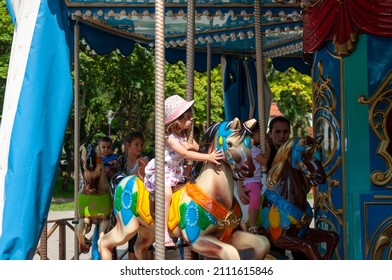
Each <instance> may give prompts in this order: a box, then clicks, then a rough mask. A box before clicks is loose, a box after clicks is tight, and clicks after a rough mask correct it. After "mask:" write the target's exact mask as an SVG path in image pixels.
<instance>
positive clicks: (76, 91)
mask: <svg viewBox="0 0 392 280" xmlns="http://www.w3.org/2000/svg"><path fill="white" fill-rule="evenodd" d="M79 34H80V29H79V22H78V19H77V18H76V21H75V26H74V75H75V79H74V220H73V221H72V223H73V224H74V225H75V227H76V226H77V223H78V221H79V214H78V191H79V184H80V180H79V178H80V177H79V169H80V166H79V158H80V152H79V146H80V140H79V138H80V135H79V132H80V122H79V110H80V108H79V77H80V75H79V37H80V35H79ZM74 244H75V245H74V252H75V253H74V260H79V240H78V236H77V233H76V230H75V235H74Z"/></svg>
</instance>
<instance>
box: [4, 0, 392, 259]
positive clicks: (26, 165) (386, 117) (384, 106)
mask: <svg viewBox="0 0 392 280" xmlns="http://www.w3.org/2000/svg"><path fill="white" fill-rule="evenodd" d="M54 2H56V3H54ZM7 5H8V10H9V12H10V16H11V17H12V19H13V21H14V24H15V27H16V28H15V33H14V41H13V48H12V53H11V61H10V67H9V74H8V80H7V89H6V95H5V102H4V108H3V118H2V123H1V127H0V141H1V145H0V155H1V158H0V160H1V161H0V202H1V209H0V259H32V257H33V255H34V252H35V250H36V248H37V244H38V242H39V241H40V238H41V234H43V233H44V231H46V227H45V224H46V221H47V215H48V210H49V206H50V201H51V195H52V190H53V182H54V180H55V178H56V170H57V169H56V168H57V166H58V163H59V154H60V151H61V145H62V140H63V138H64V133H65V128H66V124H67V120H68V118H69V115H70V113H71V111H72V108H73V110H74V113H75V115H76V116H77V114H78V110H79V107H80V105H79V103H78V102H79V101H78V96H79V84H78V82H79V81H78V75H79V43H80V42H81V41H83V43H84V44H87V45H88V46H89V48H90V49H91V50H92V51H93V52H95V53H97V54H107V53H110V52H112V51H115V50H117V51H119V52H121V53H122V54H123V55H129V54H130V53H132V50H133V47H134V44H136V43H137V44H140V45H141V46H144V47H145V48H149V49H153V50H154V51H155V57H156V75H155V84H156V89H155V115H156V120H155V134H156V137H157V139H164V121H163V116H164V98H165V93H164V74H165V70H164V64H165V62H169V63H174V62H177V61H178V60H182V61H184V63H185V64H186V70H187V81H186V87H187V88H186V93H187V96H186V99H187V100H193V87H194V85H193V73H194V71H203V72H204V71H207V73H209V72H210V71H211V69H212V68H214V67H216V66H217V65H219V64H221V65H222V69H224V71H223V75H225V76H226V77H235V78H236V79H233V80H235V81H237V82H233V83H232V84H229V86H227V84H226V87H225V88H224V90H223V92H224V93H223V94H224V100H225V104H224V106H225V120H223V123H224V122H227V123H225V124H222V126H221V128H217V130H212V131H211V132H210V138H211V139H210V140H211V141H210V142H211V143H212V144H216V143H219V141H218V142H217V141H214V140H212V139H214V138H215V137H217V134H219V133H223V132H222V130H223V127H224V128H225V129H227V130H228V131H227V132H224V134H223V135H224V137H226V138H227V139H226V138H225V139H226V140H227V141H229V140H228V139H229V138H230V137H234V136H235V135H237V134H238V135H243V136H242V137H240V139H234V138H235V137H234V138H233V139H231V138H230V141H231V142H230V143H231V144H233V143H234V144H235V145H230V149H232V150H233V151H232V150H230V149H229V150H228V151H227V152H226V153H225V155H226V156H227V158H225V160H223V161H225V162H227V168H226V172H225V176H228V177H230V179H225V180H229V182H232V180H233V176H234V177H235V174H239V171H238V170H242V171H243V170H244V167H243V165H244V164H246V161H244V162H240V161H236V164H233V160H232V159H231V158H230V156H232V155H233V154H236V153H238V151H236V152H234V151H235V149H239V150H241V151H246V149H245V148H244V147H242V146H241V145H245V144H244V142H246V141H245V140H244V139H246V137H249V135H247V134H246V133H247V127H248V128H249V126H251V125H250V124H249V121H250V120H252V119H257V120H258V121H259V123H260V131H262V132H265V131H266V130H267V129H266V125H267V121H266V119H267V118H266V112H269V107H270V102H271V101H270V100H268V98H267V96H268V94H267V92H268V82H267V79H266V77H265V75H264V70H263V67H264V62H265V60H266V59H272V62H273V65H274V67H275V68H276V69H277V70H284V69H286V68H288V67H294V68H296V69H297V70H298V71H301V72H302V73H306V74H309V75H311V77H312V80H313V87H312V91H313V94H312V98H313V103H312V107H313V108H312V111H313V124H314V125H313V127H314V131H313V135H315V139H313V138H306V137H304V138H301V139H293V142H291V143H287V147H286V148H287V150H286V152H285V155H286V156H288V157H290V159H289V163H286V162H284V161H282V163H281V164H282V166H286V168H284V169H285V170H289V169H290V170H291V168H293V169H295V168H296V167H300V168H299V169H298V170H296V171H294V170H293V171H291V172H292V173H291V175H290V176H289V177H285V179H284V182H283V183H277V184H278V185H279V184H280V185H285V184H287V182H289V181H290V182H291V180H292V179H293V178H294V177H295V178H301V180H300V181H298V182H300V183H299V184H300V185H301V186H302V187H303V188H305V194H304V195H305V196H306V190H307V191H309V190H310V186H313V187H315V193H314V205H312V209H313V211H311V212H310V213H309V212H307V210H306V208H307V206H306V205H305V204H304V203H302V204H303V206H301V208H302V209H301V210H302V212H301V215H299V216H296V215H295V214H292V213H291V214H289V218H287V220H290V221H291V224H290V225H286V226H285V228H284V230H286V229H288V230H287V232H286V231H284V230H282V229H279V230H282V233H281V234H278V236H277V235H276V229H275V231H274V232H271V229H270V228H269V227H268V226H270V225H266V227H265V228H264V231H266V233H265V235H263V236H261V237H260V238H252V242H248V243H247V242H241V241H238V240H244V239H247V237H249V236H243V234H245V235H247V233H246V232H241V231H238V230H236V229H235V228H234V225H236V226H238V224H236V223H235V220H236V218H235V217H234V218H232V219H233V220H232V222H231V223H230V226H232V227H233V228H230V226H229V227H227V228H223V229H222V228H221V227H219V226H218V224H220V223H221V222H222V221H224V218H225V217H226V216H225V215H224V217H220V216H217V215H215V216H214V215H213V214H211V212H209V211H208V210H206V209H205V208H203V207H202V206H200V204H198V202H197V201H195V200H194V199H193V198H190V196H189V197H188V195H189V193H187V194H186V195H184V196H186V197H187V198H186V199H185V201H183V200H179V201H178V202H177V204H178V205H183V206H182V207H183V209H185V210H184V211H185V212H181V210H178V211H179V212H178V213H179V214H178V217H179V218H178V217H177V221H178V225H181V226H178V227H179V228H178V230H177V232H178V236H179V237H182V238H184V239H185V240H186V241H187V243H188V244H189V247H190V248H192V249H193V250H195V251H196V252H200V253H201V254H207V255H208V254H209V256H210V257H212V258H221V259H238V258H239V255H237V253H232V252H233V249H232V247H234V248H236V249H237V250H242V249H247V248H256V247H257V248H259V249H257V250H256V249H254V250H255V254H254V255H255V258H256V259H264V258H265V257H266V256H267V255H268V253H267V252H268V251H269V246H270V245H271V244H274V245H276V246H278V247H279V246H280V247H282V248H287V249H290V250H298V251H301V252H303V253H305V254H306V255H307V256H308V257H309V258H313V259H337V260H352V259H354V260H359V259H366V260H370V259H391V258H392V244H391V237H392V230H391V229H392V215H391V213H392V193H391V189H392V149H391V140H390V139H391V136H392V129H391V124H392V113H391V108H392V105H391V103H392V98H391V96H392V95H391V94H390V92H391V90H390V88H391V85H390V83H391V69H392V62H391V59H390V57H392V56H391V55H389V52H392V51H391V50H392V48H389V47H388V46H389V44H391V42H392V41H391V37H392V17H391V15H392V4H391V2H390V1H387V0H385V1H376V2H375V1H371V0H356V1H354V0H346V1H335V0H329V1H320V0H314V1H311V0H309V1H306V0H302V1H301V0H260V1H250V0H211V1H206V0H195V1H183V0H167V1H148V0H143V1H139V0H116V1H110V0H104V1H98V0H85V1H81V0H64V1H30V2H29V5H22V6H19V5H17V4H15V1H8V0H7ZM72 60H73V61H72ZM72 62H73V63H72ZM72 66H73V67H74V68H73V69H72ZM72 70H73V71H74V81H72V79H71V71H72ZM244 73H245V74H244ZM239 78H241V79H246V80H247V81H248V83H246V84H245V83H240V82H238V81H240V80H241V79H239ZM239 100H241V101H242V102H241V103H240V102H239ZM209 102H210V101H209V100H206V104H207V106H206V108H207V118H208V116H209V114H210V103H209ZM238 104H241V106H237V105H238ZM75 119H77V118H75ZM246 123H247V125H246ZM74 128H75V139H74V142H75V151H74V154H75V158H80V157H81V156H85V157H87V154H88V153H87V152H86V151H84V152H82V154H83V153H85V154H84V155H81V151H80V150H79V144H80V143H79V139H78V137H79V134H78V131H79V129H80V128H79V123H78V122H77V121H76V122H75V125H74ZM233 131H234V132H236V133H234V134H233V135H232V134H231V133H233ZM316 136H321V138H317V137H316ZM222 137H223V136H222V135H220V138H222ZM24 139H32V140H31V141H30V143H24V142H26V141H24ZM321 139H322V141H321ZM260 140H261V142H262V143H263V142H264V141H266V139H265V133H261V134H260ZM23 141H24V142H23ZM206 143H207V142H206ZM211 143H209V145H207V146H206V147H205V148H206V149H207V150H208V149H210V148H212V146H214V145H212V144H211ZM48 145H50V147H51V149H50V151H49V152H48V151H47V149H46V147H47V146H48ZM239 147H241V148H239ZM214 148H215V146H214ZM220 148H221V149H224V147H223V146H222V147H220ZM155 150H156V162H157V165H156V168H157V170H156V172H157V189H156V192H155V205H163V202H164V183H163V177H164V176H163V175H164V168H163V165H164V152H163V151H164V143H162V142H160V141H156V146H155ZM43 151H45V153H44V152H43ZM91 154H94V151H92V150H91V149H90V155H91ZM26 155H29V156H27V157H28V159H26ZM95 157H96V156H95ZM282 157H283V156H282ZM245 158H248V159H249V151H248V152H245V154H244V155H243V156H242V159H245ZM79 164H80V163H79V161H78V160H75V170H80V165H79ZM97 164H98V165H99V163H97ZM285 164H286V165H285ZM239 166H242V167H239ZM236 168H240V169H238V170H237V169H236ZM246 169H247V170H252V166H247V167H246ZM48 170H52V172H48ZM85 170H86V168H85ZM295 172H298V175H295V174H297V173H295ZM227 174H229V175H230V176H229V175H227ZM203 176H204V175H203V173H201V174H199V177H198V178H199V179H198V180H199V181H200V182H204V181H205V180H204V179H203ZM274 176H277V177H276V178H278V176H280V174H279V175H277V174H276V175H274ZM200 177H201V179H200ZM240 177H242V175H241V176H240ZM245 177H246V176H245ZM237 179H238V178H237ZM130 180H131V181H132V182H133V184H136V185H137V182H136V181H137V180H136V179H135V178H131V179H130ZM279 180H280V177H279ZM279 180H278V179H277V182H278V181H279ZM196 181H197V180H196ZM79 183H80V182H79V176H75V185H76V186H78V185H79ZM200 184H201V183H200ZM295 184H297V182H294V181H293V182H292V183H290V185H295ZM121 187H122V188H123V191H122V194H121V195H124V193H125V191H124V190H125V186H121ZM202 187H203V186H200V188H202ZM229 187H230V190H228V192H229V193H230V192H232V187H233V186H232V184H229ZM191 188H192V186H188V187H186V188H185V190H187V189H191ZM198 188H199V187H198ZM135 189H137V188H136V187H132V190H135ZM277 189H278V186H275V185H274V186H273V185H271V186H270V185H269V192H271V193H270V194H269V195H268V197H269V198H270V199H271V202H270V204H273V201H274V199H276V198H275V197H276V194H278V190H277ZM138 191H140V192H142V191H141V190H140V189H138ZM128 192H129V190H128ZM132 192H135V191H130V193H131V194H132ZM185 192H186V191H185ZM118 195H120V194H118ZM131 196H132V195H131ZM136 196H138V197H140V198H142V195H141V194H140V195H136ZM121 197H123V196H121ZM181 197H182V196H181ZM77 198H78V190H75V205H77V204H78V199H77ZM118 199H121V198H118ZM182 199H183V198H182ZM286 199H289V198H286ZM279 200H280V199H279ZM233 201H234V200H229V201H228V202H226V204H227V205H226V206H225V207H223V208H225V209H226V210H225V211H228V214H227V215H228V216H230V217H231V216H232V215H234V214H233V213H235V211H236V210H234V204H235V203H234V202H233ZM115 203H116V202H114V205H115ZM134 203H136V204H137V201H135V202H134ZM211 203H212V202H211ZM211 203H210V204H211ZM136 204H135V205H136ZM212 204H213V203H212ZM229 204H230V205H229ZM282 204H284V203H282ZM15 205H18V213H20V214H18V215H15V210H13V209H14V208H15ZM122 205H123V204H122ZM304 205H305V206H304ZM129 206H130V205H129ZM114 207H116V206H114ZM135 207H136V206H135ZM216 207H217V206H216ZM232 207H233V208H232ZM274 207H275V208H276V209H275V208H273V209H275V210H272V208H271V210H270V208H269V207H268V209H267V208H264V207H263V210H264V209H265V211H266V212H267V213H269V214H267V218H266V220H268V217H271V215H272V214H271V211H279V210H278V207H277V206H276V205H275V206H274ZM128 208H130V207H128ZM218 208H219V207H218ZM286 208H287V207H286ZM155 209H157V208H156V207H155ZM158 209H159V208H158ZM194 209H198V211H200V212H197V213H200V215H201V216H203V217H204V219H205V220H204V221H203V222H200V221H199V220H192V221H190V218H189V217H190V216H188V217H186V214H185V213H187V211H188V213H189V211H196V210H194ZM210 210H211V209H210ZM117 211H119V212H118V213H120V214H121V215H128V216H127V217H128V218H129V217H131V218H129V220H127V221H128V222H129V224H128V225H131V224H132V225H135V224H139V225H143V227H145V228H150V225H151V220H150V223H149V222H148V221H146V220H143V221H138V222H136V216H137V219H140V216H143V215H139V214H137V213H139V212H137V211H136V210H135V211H134V212H132V213H133V214H129V213H128V214H126V213H125V210H124V209H122V208H121V207H120V208H118V209H117ZM173 211H174V212H175V211H177V210H173ZM229 212H230V213H229ZM195 213H196V212H195ZM206 213H207V214H206ZM279 213H280V214H281V213H282V212H279ZM229 214H230V215H229ZM305 214H306V215H305ZM200 215H199V216H200ZM268 215H270V216H268ZM147 216H148V215H147ZM194 216H198V214H194V215H193V216H192V217H194ZM234 216H235V215H234ZM309 216H310V217H309ZM79 217H80V213H79V212H78V211H77V209H75V219H74V220H75V224H77V223H78V222H77V220H78V219H79ZM183 217H184V218H185V221H187V222H184V221H183V222H181V219H182V218H183ZM309 218H310V219H312V218H313V219H314V228H311V231H309V230H310V229H309V227H308V226H309V223H308V221H309ZM163 220H164V213H162V212H161V211H159V210H156V211H155V213H154V221H156V222H154V223H153V224H154V231H151V232H152V233H151V234H150V236H152V235H153V239H154V242H155V258H156V259H165V248H164V240H163V233H162V232H163V222H162V221H163ZM207 221H208V223H207ZM214 221H215V224H214ZM269 221H270V224H271V223H272V222H273V221H272V220H269ZM206 223H207V224H206ZM223 223H224V222H223ZM193 224H197V225H198V227H199V228H198V230H199V231H198V232H197V234H196V233H195V229H194V228H192V229H190V228H191V225H193ZM201 224H203V226H201ZM304 225H305V230H303V229H302V228H301V227H300V226H304ZM306 226H307V227H306ZM215 227H217V228H218V231H219V232H220V233H219V234H217V233H216V232H215V233H214V230H215ZM293 228H295V230H293ZM82 229H83V228H82ZM206 229H207V231H205V230H206ZM137 230H138V227H136V226H132V227H131V226H126V227H124V228H122V229H119V231H118V232H117V233H116V234H114V233H107V232H106V233H104V234H102V235H101V236H100V237H99V238H100V239H101V238H102V240H103V241H102V240H101V242H99V241H98V245H97V246H101V248H100V252H101V253H102V252H103V253H104V257H105V258H109V255H110V253H108V250H109V249H111V248H113V247H114V246H116V244H120V243H121V242H125V241H124V240H125V239H126V238H128V237H129V236H130V235H132V234H133V233H135V232H136V231H137ZM226 231H230V236H226V235H225V232H226ZM104 232H105V231H104ZM180 232H182V233H180ZM206 232H208V233H213V235H214V238H215V239H213V241H212V239H211V238H210V237H209V236H207V237H206V235H205V233H206ZM320 232H321V234H319V233H320ZM293 233H294V234H295V238H293V237H292V236H290V234H293ZM114 235H115V236H116V238H118V237H119V236H120V237H121V238H120V239H121V242H119V241H116V242H117V243H116V242H112V241H113V238H114V237H113V236H114ZM111 236H112V237H113V238H111ZM233 236H236V237H237V238H234V237H233ZM265 236H266V237H268V239H267V238H266V237H265ZM274 236H275V237H278V238H274ZM264 237H265V238H264ZM284 237H288V238H287V240H290V242H289V241H287V240H285V239H284ZM306 237H309V239H306ZM279 238H283V239H279ZM294 239H295V241H294ZM297 239H299V240H300V241H297ZM21 240H22V241H21ZM79 240H80V242H76V243H75V244H76V245H75V246H76V247H75V257H74V258H75V259H78V256H79V252H80V249H81V248H80V247H79V243H80V244H81V245H85V244H84V243H83V241H84V237H83V234H80V235H79ZM206 240H208V242H212V243H208V242H207V244H210V245H211V244H215V245H216V244H219V245H220V246H218V247H220V248H223V249H222V250H220V251H219V250H218V251H219V252H215V253H216V254H215V255H214V254H210V253H211V252H207V251H208V250H205V248H204V247H203V246H202V245H200V244H203V242H204V244H206ZM309 240H310V241H309ZM148 241H149V242H151V243H152V239H151V240H150V239H149V240H148ZM250 243H251V244H250ZM222 244H225V245H222ZM294 244H295V245H298V246H299V247H296V246H294ZM226 246H227V247H226ZM229 246H232V247H229ZM226 248H229V249H227V250H226ZM83 250H87V249H86V247H85V246H84V247H82V251H83ZM228 252H231V253H228Z"/></svg>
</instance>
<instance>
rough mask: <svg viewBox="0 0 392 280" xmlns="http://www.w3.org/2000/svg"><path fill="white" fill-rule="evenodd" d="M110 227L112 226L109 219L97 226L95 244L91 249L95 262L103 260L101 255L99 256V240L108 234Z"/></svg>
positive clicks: (94, 237) (93, 243) (94, 236)
mask: <svg viewBox="0 0 392 280" xmlns="http://www.w3.org/2000/svg"><path fill="white" fill-rule="evenodd" d="M109 226H110V220H109V219H103V220H101V222H100V223H99V224H98V225H96V226H95V229H94V235H93V242H92V247H91V258H92V259H93V260H100V259H101V255H100V254H99V249H98V240H99V239H100V238H101V237H102V236H103V235H104V234H105V233H106V231H107V230H108V229H109Z"/></svg>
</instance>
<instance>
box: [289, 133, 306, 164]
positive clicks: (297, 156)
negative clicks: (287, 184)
mask: <svg viewBox="0 0 392 280" xmlns="http://www.w3.org/2000/svg"><path fill="white" fill-rule="evenodd" d="M299 140H300V138H296V139H295V140H294V143H293V147H292V152H291V166H292V167H293V168H296V167H297V166H296V163H297V162H301V161H302V160H301V153H302V152H303V151H305V150H306V147H304V146H298V142H299Z"/></svg>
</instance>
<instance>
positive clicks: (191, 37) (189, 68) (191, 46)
mask: <svg viewBox="0 0 392 280" xmlns="http://www.w3.org/2000/svg"><path fill="white" fill-rule="evenodd" d="M187 15H188V16H187V30H186V33H187V35H186V100H187V101H191V100H193V99H194V90H195V89H194V73H195V65H194V63H195V0H189V1H188V2H187ZM188 142H189V143H193V124H192V127H191V133H190V135H189V138H188ZM191 167H192V161H188V163H187V170H190V168H191ZM195 257H196V256H195V253H194V252H193V251H192V250H191V249H190V248H189V247H185V249H184V259H186V260H192V259H194V258H195Z"/></svg>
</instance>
